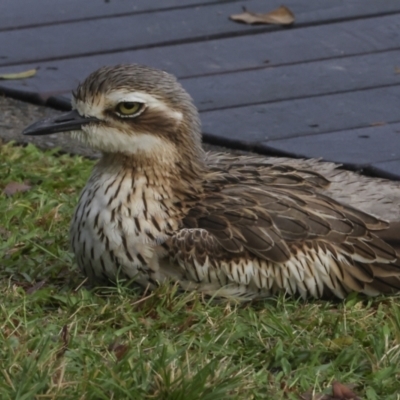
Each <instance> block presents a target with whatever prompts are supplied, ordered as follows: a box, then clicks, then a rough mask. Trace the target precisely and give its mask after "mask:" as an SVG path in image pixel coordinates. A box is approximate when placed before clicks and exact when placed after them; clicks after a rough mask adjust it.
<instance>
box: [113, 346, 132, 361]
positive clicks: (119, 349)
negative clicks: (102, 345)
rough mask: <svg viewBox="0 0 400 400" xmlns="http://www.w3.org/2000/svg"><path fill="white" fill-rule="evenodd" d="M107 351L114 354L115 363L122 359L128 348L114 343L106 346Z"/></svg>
mask: <svg viewBox="0 0 400 400" xmlns="http://www.w3.org/2000/svg"><path fill="white" fill-rule="evenodd" d="M108 350H109V351H112V352H114V354H115V357H116V359H117V361H120V360H121V359H122V357H123V356H124V355H125V354H126V353H127V352H128V350H129V346H128V345H126V344H121V343H118V342H114V343H111V344H110V345H109V346H108Z"/></svg>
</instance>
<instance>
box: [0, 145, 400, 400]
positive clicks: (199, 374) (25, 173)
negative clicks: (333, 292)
mask: <svg viewBox="0 0 400 400" xmlns="http://www.w3.org/2000/svg"><path fill="white" fill-rule="evenodd" d="M0 164H1V166H0V176H1V177H0V237H1V241H0V254H1V255H0V259H1V267H0V296H1V300H0V375H1V378H0V398H1V399H13V400H14V399H15V400H22V399H171V400H172V399H173V400H184V399H190V400H192V399H204V400H206V399H207V400H215V399H302V398H303V399H307V400H311V399H313V398H314V399H320V398H321V396H319V394H320V393H331V387H332V383H333V382H334V381H339V382H341V383H343V384H345V385H349V386H350V387H353V389H352V390H354V392H355V393H357V394H358V396H359V397H360V398H362V399H371V400H374V399H379V400H382V399H387V400H391V399H397V400H399V399H400V395H399V394H398V393H399V392H400V389H399V388H400V297H399V296H398V297H388V298H384V297H380V298H375V299H366V298H363V297H357V296H354V295H351V296H349V297H348V298H347V299H346V300H345V301H343V302H336V303H332V302H325V301H309V302H304V301H302V300H299V299H291V298H285V297H284V296H280V297H278V298H272V299H270V300H267V301H264V302H258V303H253V304H247V305H237V304H232V303H213V302H206V301H204V300H202V299H201V298H200V297H199V296H198V295H196V294H195V293H187V294H183V295H182V294H178V293H176V290H175V289H176V288H174V287H168V286H162V287H160V288H159V289H158V290H156V291H155V292H152V293H140V292H137V291H135V290H134V289H129V288H127V287H124V285H123V284H120V285H118V286H117V287H113V288H97V289H96V290H93V289H92V290H88V289H87V288H85V286H84V277H83V276H82V275H81V274H80V272H79V271H78V270H77V268H76V265H75V264H74V260H73V256H72V255H71V253H70V252H69V249H68V246H69V245H68V229H69V221H70V218H71V215H72V212H73V208H74V206H75V204H76V202H77V198H78V196H79V192H80V190H81V189H82V187H83V185H84V183H85V181H86V179H87V177H88V175H89V173H90V170H91V168H92V165H93V161H90V160H87V159H84V158H81V157H71V156H69V155H59V154H57V152H55V151H52V152H43V151H41V150H39V149H37V148H35V147H34V146H32V145H29V146H27V147H19V146H14V145H12V144H2V145H0ZM10 182H20V183H22V182H25V183H27V184H28V185H29V186H30V189H29V190H27V191H25V192H19V193H15V194H13V195H9V196H6V195H5V194H4V193H3V190H4V188H5V187H6V186H7V184H9V183H10ZM8 187H10V186H8ZM313 396H314V397H313ZM326 398H330V397H326Z"/></svg>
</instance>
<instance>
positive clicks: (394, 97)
mask: <svg viewBox="0 0 400 400" xmlns="http://www.w3.org/2000/svg"><path fill="white" fill-rule="evenodd" d="M399 104H400V85H395V86H390V87H385V88H377V89H369V90H360V91H356V92H350V93H340V94H333V95H327V96H319V97H311V98H306V99H298V100H287V101H281V102H277V103H268V104H262V105H254V106H247V107H237V108H230V109H225V110H216V111H207V112H203V113H202V121H203V132H205V133H207V134H209V137H210V138H211V139H218V140H220V142H221V144H222V143H224V141H225V142H226V143H227V144H229V143H232V142H234V143H238V144H241V143H242V144H249V143H250V144H251V145H252V146H261V144H263V145H265V146H270V145H271V141H272V140H278V139H285V138H290V137H297V136H305V135H310V134H317V133H324V132H331V131H340V130H348V129H354V128H361V127H367V126H371V124H376V123H378V122H385V123H394V122H400V114H399Z"/></svg>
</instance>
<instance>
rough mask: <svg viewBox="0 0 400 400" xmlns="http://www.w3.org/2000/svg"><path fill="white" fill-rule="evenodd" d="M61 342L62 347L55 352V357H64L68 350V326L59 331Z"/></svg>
mask: <svg viewBox="0 0 400 400" xmlns="http://www.w3.org/2000/svg"><path fill="white" fill-rule="evenodd" d="M61 341H62V343H63V344H62V346H61V348H60V350H58V352H57V357H61V356H63V355H64V353H65V352H66V350H67V349H68V344H69V332H68V325H64V326H63V328H62V330H61Z"/></svg>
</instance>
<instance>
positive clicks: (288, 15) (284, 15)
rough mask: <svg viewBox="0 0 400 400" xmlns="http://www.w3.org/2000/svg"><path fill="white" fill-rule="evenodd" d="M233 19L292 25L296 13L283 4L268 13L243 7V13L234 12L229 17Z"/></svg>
mask: <svg viewBox="0 0 400 400" xmlns="http://www.w3.org/2000/svg"><path fill="white" fill-rule="evenodd" d="M229 18H230V19H231V20H232V21H237V22H243V23H245V24H250V25H252V24H274V25H291V24H293V22H294V19H295V18H294V14H293V13H292V11H290V10H289V8H287V7H285V6H281V7H279V8H277V9H276V10H273V11H270V12H268V13H264V14H261V13H253V12H251V11H247V9H246V8H245V7H243V13H242V14H233V15H231V16H230V17H229Z"/></svg>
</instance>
